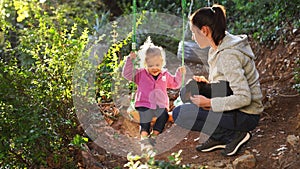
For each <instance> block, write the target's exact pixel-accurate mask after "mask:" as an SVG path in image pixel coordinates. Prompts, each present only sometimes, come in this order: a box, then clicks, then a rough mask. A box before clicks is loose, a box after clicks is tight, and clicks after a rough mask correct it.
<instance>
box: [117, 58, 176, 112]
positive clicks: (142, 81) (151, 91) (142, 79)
mask: <svg viewBox="0 0 300 169" xmlns="http://www.w3.org/2000/svg"><path fill="white" fill-rule="evenodd" d="M133 73H135V76H134V83H136V84H137V91H136V94H135V107H147V108H150V109H156V108H157V106H158V107H159V108H167V109H169V97H168V94H167V88H170V89H179V88H180V85H181V80H182V74H181V73H180V72H179V71H178V70H177V71H176V73H175V76H173V75H171V74H170V73H169V72H168V71H167V70H163V71H162V72H161V73H160V74H159V76H158V78H157V80H155V79H154V78H153V76H152V75H151V74H149V73H148V71H147V70H146V69H145V68H141V69H135V70H133V63H132V60H131V59H130V57H127V59H126V62H125V65H124V67H123V72H122V74H123V76H124V77H125V78H126V79H127V80H130V81H133V80H132V79H133Z"/></svg>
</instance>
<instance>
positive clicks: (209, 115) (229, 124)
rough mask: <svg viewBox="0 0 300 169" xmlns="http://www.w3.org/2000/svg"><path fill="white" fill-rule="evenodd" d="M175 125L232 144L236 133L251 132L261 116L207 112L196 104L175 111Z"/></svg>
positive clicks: (235, 111)
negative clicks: (231, 141)
mask: <svg viewBox="0 0 300 169" xmlns="http://www.w3.org/2000/svg"><path fill="white" fill-rule="evenodd" d="M172 115H173V119H174V121H175V123H176V124H177V125H179V126H181V127H183V128H186V129H189V130H192V131H201V132H203V133H206V134H208V135H211V137H212V138H214V139H216V140H220V141H223V142H230V140H231V139H232V138H233V137H234V134H235V132H236V131H251V130H253V129H254V128H255V127H256V126H257V124H258V122H259V118H260V115H253V114H247V113H243V112H241V111H239V110H233V111H227V112H224V113H218V112H213V111H207V110H204V109H202V108H199V107H197V106H196V105H195V104H183V105H180V106H178V107H176V108H175V109H174V110H173V114H172Z"/></svg>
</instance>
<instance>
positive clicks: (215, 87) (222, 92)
mask: <svg viewBox="0 0 300 169" xmlns="http://www.w3.org/2000/svg"><path fill="white" fill-rule="evenodd" d="M179 94H180V98H181V101H182V102H183V103H188V102H191V100H190V97H191V96H194V95H203V96H205V97H207V98H214V97H225V96H230V95H233V92H232V90H231V88H230V86H229V82H227V81H223V80H221V81H219V82H218V83H206V82H197V81H196V80H194V79H190V80H189V81H188V82H187V83H186V85H185V86H184V87H183V88H181V90H180V93H179Z"/></svg>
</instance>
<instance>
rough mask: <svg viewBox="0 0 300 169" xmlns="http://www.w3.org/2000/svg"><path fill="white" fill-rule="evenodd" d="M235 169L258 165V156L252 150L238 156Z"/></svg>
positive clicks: (246, 168)
mask: <svg viewBox="0 0 300 169" xmlns="http://www.w3.org/2000/svg"><path fill="white" fill-rule="evenodd" d="M232 164H233V168H234V169H248V168H249V169H250V168H254V167H255V166H256V158H255V157H254V155H253V154H252V153H250V152H247V154H244V155H242V156H240V157H238V158H236V159H235V160H234V161H233V162H232Z"/></svg>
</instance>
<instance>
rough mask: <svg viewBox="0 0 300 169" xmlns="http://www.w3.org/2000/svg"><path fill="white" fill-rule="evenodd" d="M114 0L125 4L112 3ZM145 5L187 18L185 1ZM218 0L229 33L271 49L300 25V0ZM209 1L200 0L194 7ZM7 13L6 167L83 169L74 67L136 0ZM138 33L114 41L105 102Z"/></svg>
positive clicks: (1, 84) (33, 5)
mask: <svg viewBox="0 0 300 169" xmlns="http://www.w3.org/2000/svg"><path fill="white" fill-rule="evenodd" d="M113 2H114V3H115V4H117V5H115V6H111V5H109V4H110V3H113ZM137 2H138V10H139V12H143V11H144V10H149V11H152V12H163V13H170V14H174V15H177V16H181V15H182V13H181V12H182V9H181V1H180V0H165V1H160V0H137ZM210 2H211V4H213V3H219V4H223V5H225V6H226V7H227V16H228V21H229V25H228V29H229V31H231V32H233V33H246V34H248V35H250V36H252V37H253V38H254V39H255V40H257V41H258V42H259V43H261V44H262V45H266V46H268V47H270V48H274V47H275V46H276V45H277V44H278V43H280V42H281V43H285V42H286V41H288V40H289V36H288V35H291V34H292V33H293V30H297V29H299V18H300V17H299V16H300V14H299V11H300V10H299V3H298V1H296V0H290V1H284V0H274V1H267V0H263V1H249V0H219V1H210ZM187 3H188V4H187V6H188V7H189V5H190V1H188V0H187ZM207 3H208V1H205V0H203V1H194V5H193V10H195V9H197V8H199V7H202V6H206V5H207ZM114 8H118V9H119V10H114ZM0 11H1V13H0V27H1V28H0V98H1V99H0V133H1V138H0V166H1V167H3V168H40V167H42V166H44V167H55V168H76V167H78V166H77V164H78V160H79V159H76V151H77V150H79V149H80V148H81V146H82V144H83V143H86V142H87V141H88V138H86V137H84V134H83V133H82V132H81V131H80V130H78V129H77V127H78V125H79V124H78V120H77V117H76V114H75V110H74V105H73V100H72V92H73V87H72V76H73V70H74V66H75V63H76V61H78V58H80V57H81V56H82V55H85V53H84V51H85V50H86V49H87V44H88V42H89V41H91V39H93V38H94V37H100V36H101V34H99V30H101V28H102V27H103V26H104V25H106V24H112V23H110V21H112V20H114V19H116V18H117V17H118V16H120V15H122V14H124V15H126V14H130V13H131V11H132V8H131V0H118V1H117V0H115V1H113V0H111V1H107V0H103V1H98V0H80V1H79V0H75V1H71V0H45V1H42V0H40V1H39V0H1V1H0ZM113 11H121V12H119V13H114V12H113ZM186 13H188V10H187V11H186ZM115 24H117V23H115ZM112 25H113V24H112ZM169 26H170V29H172V25H169ZM115 31H116V32H117V31H118V30H117V29H115ZM147 36H148V35H145V36H141V37H139V38H140V39H141V41H142V40H143V39H145V38H146V37H147ZM130 38H131V34H130V32H128V36H127V39H125V40H123V41H120V42H114V44H113V45H112V46H111V47H110V50H109V52H108V53H107V55H106V57H105V59H104V61H103V63H102V64H101V65H99V68H98V72H97V73H98V75H99V78H98V79H97V87H98V90H97V92H98V93H97V96H98V97H99V98H101V99H102V101H103V100H104V101H111V99H112V98H111V92H112V91H111V88H112V83H111V81H112V80H113V79H112V73H113V72H116V71H118V69H119V66H120V64H122V62H121V59H120V57H119V56H120V55H124V54H126V53H128V52H129V50H130V45H128V44H130ZM113 39H114V37H113V36H112V37H111V40H113ZM153 41H154V43H156V44H158V45H161V46H163V47H165V48H167V50H169V51H173V52H176V50H177V45H178V42H179V40H178V39H172V38H166V37H161V36H157V37H155V38H153ZM298 63H299V64H300V62H299V58H298ZM299 72H300V70H299V68H297V69H295V79H296V83H297V84H296V85H295V88H297V89H298V90H299V92H300V87H299V84H300V78H299ZM95 99H96V98H95Z"/></svg>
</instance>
